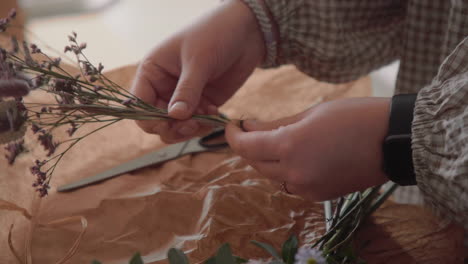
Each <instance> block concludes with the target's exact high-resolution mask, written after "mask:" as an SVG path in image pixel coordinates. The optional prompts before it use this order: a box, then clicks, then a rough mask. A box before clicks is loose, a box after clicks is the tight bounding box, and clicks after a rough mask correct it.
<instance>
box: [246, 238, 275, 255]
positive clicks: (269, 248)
mask: <svg viewBox="0 0 468 264" xmlns="http://www.w3.org/2000/svg"><path fill="white" fill-rule="evenodd" d="M250 242H252V244H254V245H256V246H257V247H259V248H262V249H264V250H265V251H266V252H268V253H270V255H272V256H273V257H274V258H275V259H277V260H281V258H280V256H279V254H278V252H276V250H275V249H274V248H273V247H272V246H271V245H269V244H266V243H262V242H258V241H255V240H252V241H250Z"/></svg>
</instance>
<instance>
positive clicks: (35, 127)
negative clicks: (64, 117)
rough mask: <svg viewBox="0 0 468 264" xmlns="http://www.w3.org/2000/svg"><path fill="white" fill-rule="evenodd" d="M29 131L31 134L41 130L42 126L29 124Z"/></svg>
mask: <svg viewBox="0 0 468 264" xmlns="http://www.w3.org/2000/svg"><path fill="white" fill-rule="evenodd" d="M31 131H32V132H33V134H37V132H39V131H42V128H40V127H39V126H38V125H36V124H32V125H31Z"/></svg>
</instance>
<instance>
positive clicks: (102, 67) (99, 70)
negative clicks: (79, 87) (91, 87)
mask: <svg viewBox="0 0 468 264" xmlns="http://www.w3.org/2000/svg"><path fill="white" fill-rule="evenodd" d="M102 70H104V65H102V63H99V65H98V72H99V73H102Z"/></svg>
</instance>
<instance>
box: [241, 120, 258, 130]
mask: <svg viewBox="0 0 468 264" xmlns="http://www.w3.org/2000/svg"><path fill="white" fill-rule="evenodd" d="M256 124H257V121H256V120H253V119H248V120H242V123H241V129H242V130H243V131H245V132H247V131H250V130H252V129H255V125H256Z"/></svg>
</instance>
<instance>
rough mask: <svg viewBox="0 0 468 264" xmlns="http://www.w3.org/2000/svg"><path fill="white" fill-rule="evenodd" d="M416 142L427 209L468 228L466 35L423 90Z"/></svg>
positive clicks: (417, 110)
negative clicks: (429, 208)
mask: <svg viewBox="0 0 468 264" xmlns="http://www.w3.org/2000/svg"><path fill="white" fill-rule="evenodd" d="M412 138H413V142H412V147H413V161H414V167H415V172H416V180H417V182H418V187H419V189H420V190H421V192H422V193H423V194H424V198H425V203H426V205H428V206H430V207H431V208H432V209H433V211H435V212H436V213H438V214H439V215H440V216H445V217H449V218H451V219H455V220H457V221H458V222H459V223H461V224H463V225H464V228H465V230H468V37H466V38H465V39H464V40H463V41H462V42H461V43H460V44H459V45H458V46H457V47H456V48H455V50H454V51H453V52H452V54H450V55H449V56H448V57H447V58H446V59H445V61H444V62H443V63H442V65H441V67H440V68H439V72H438V74H437V77H436V78H435V79H434V80H433V81H432V84H430V85H428V86H426V87H425V88H423V89H422V90H421V91H420V92H419V94H418V99H417V100H416V106H415V110H414V120H413V137H412Z"/></svg>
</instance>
